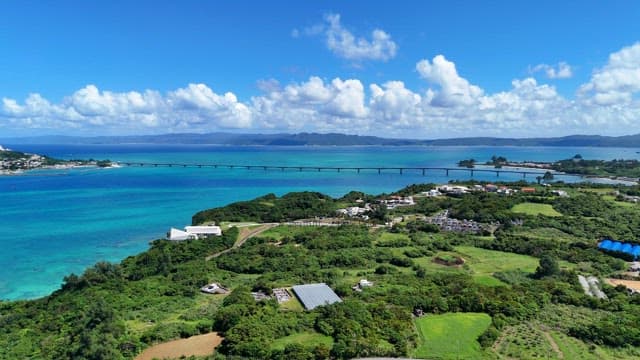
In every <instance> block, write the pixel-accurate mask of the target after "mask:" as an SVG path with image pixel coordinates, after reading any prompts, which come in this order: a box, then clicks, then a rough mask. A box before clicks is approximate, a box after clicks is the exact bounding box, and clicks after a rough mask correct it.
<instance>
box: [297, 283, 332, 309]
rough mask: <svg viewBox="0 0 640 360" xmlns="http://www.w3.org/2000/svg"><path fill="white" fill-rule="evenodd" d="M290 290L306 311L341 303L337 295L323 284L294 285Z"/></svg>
mask: <svg viewBox="0 0 640 360" xmlns="http://www.w3.org/2000/svg"><path fill="white" fill-rule="evenodd" d="M292 289H293V292H294V293H295V294H296V296H297V297H298V299H299V300H300V302H301V303H302V305H303V306H304V308H305V309H307V310H313V309H315V308H317V307H318V306H323V305H330V304H333V303H337V302H342V300H341V299H340V298H339V297H338V295H336V293H335V292H333V290H331V288H330V287H329V286H327V284H325V283H319V284H306V285H296V286H294V287H292Z"/></svg>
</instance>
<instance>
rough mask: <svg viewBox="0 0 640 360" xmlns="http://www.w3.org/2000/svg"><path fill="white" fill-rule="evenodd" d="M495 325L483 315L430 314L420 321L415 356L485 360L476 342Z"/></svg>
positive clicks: (418, 321)
mask: <svg viewBox="0 0 640 360" xmlns="http://www.w3.org/2000/svg"><path fill="white" fill-rule="evenodd" d="M490 324H491V317H490V316H489V315H487V314H480V313H448V314H442V315H427V316H423V317H421V318H419V319H417V320H416V328H417V329H418V335H419V338H418V347H417V348H416V349H415V351H414V352H413V354H412V356H414V357H417V358H428V359H432V358H435V359H481V358H483V356H482V355H483V352H482V349H481V348H480V344H478V341H477V340H476V339H477V338H478V336H480V334H482V333H483V332H484V331H485V330H486V329H487V328H488V327H489V325H490Z"/></svg>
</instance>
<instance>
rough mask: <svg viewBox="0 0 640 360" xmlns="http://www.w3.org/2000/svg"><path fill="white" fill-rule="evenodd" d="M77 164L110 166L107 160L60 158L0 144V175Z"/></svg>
mask: <svg viewBox="0 0 640 360" xmlns="http://www.w3.org/2000/svg"><path fill="white" fill-rule="evenodd" d="M79 166H97V167H110V166H112V163H111V161H109V160H60V159H55V158H52V157H49V156H46V155H38V154H29V153H24V152H20V151H13V150H10V149H7V148H4V147H2V146H0V175H11V174H18V173H21V172H23V171H26V170H34V169H68V168H74V167H79Z"/></svg>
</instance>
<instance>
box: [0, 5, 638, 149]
mask: <svg viewBox="0 0 640 360" xmlns="http://www.w3.org/2000/svg"><path fill="white" fill-rule="evenodd" d="M2 13H3V16H2V19H1V20H0V54H1V56H0V99H2V102H0V135H4V136H23V135H31V134H77V135H96V134H141V133H143V134H153V133H166V132H187V131H192V132H209V131H236V132H300V131H318V132H330V131H338V132H347V133H355V134H373V135H382V136H394V137H417V138H439V137H454V136H476V135H488V136H519V137H530V136H554V135H567V134H574V133H585V134H595V133H602V134H609V135H621V134H630V133H638V132H640V104H639V103H638V96H637V93H638V92H639V91H640V45H638V41H640V22H638V20H637V19H638V18H640V2H636V1H607V2H604V1H563V2H558V1H535V2H534V1H526V2H525V1H464V2H463V1H447V2H434V1H411V2H407V1H394V2H380V3H378V2H365V1H358V2H345V1H315V2H311V1H275V2H274V1H270V2H267V1H260V2H258V1H235V2H222V1H215V2H214V1H180V2H162V1H135V2H134V1H108V2H107V1H60V2H56V3H52V2H32V1H9V2H5V3H3V10H2Z"/></svg>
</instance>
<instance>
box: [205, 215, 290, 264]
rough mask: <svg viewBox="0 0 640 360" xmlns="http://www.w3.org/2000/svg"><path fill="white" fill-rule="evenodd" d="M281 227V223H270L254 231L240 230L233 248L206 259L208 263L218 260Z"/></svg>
mask: <svg viewBox="0 0 640 360" xmlns="http://www.w3.org/2000/svg"><path fill="white" fill-rule="evenodd" d="M278 225H280V224H279V223H268V224H262V225H260V226H258V227H256V228H254V229H249V228H241V229H240V234H239V235H238V239H237V240H236V243H235V244H233V246H232V247H230V248H228V249H225V250H222V251H220V252H217V253H215V254H212V255H209V256H207V257H206V258H205V259H206V260H207V261H209V260H211V259H213V258H217V257H218V256H220V255H222V254H225V253H228V252H229V251H231V250H233V249H235V248H238V247H240V246H242V244H244V243H245V242H246V241H247V240H249V239H251V238H252V237H254V236H256V235H260V234H261V233H263V232H265V231H267V230H269V229H271V228H274V227H276V226H278Z"/></svg>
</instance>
